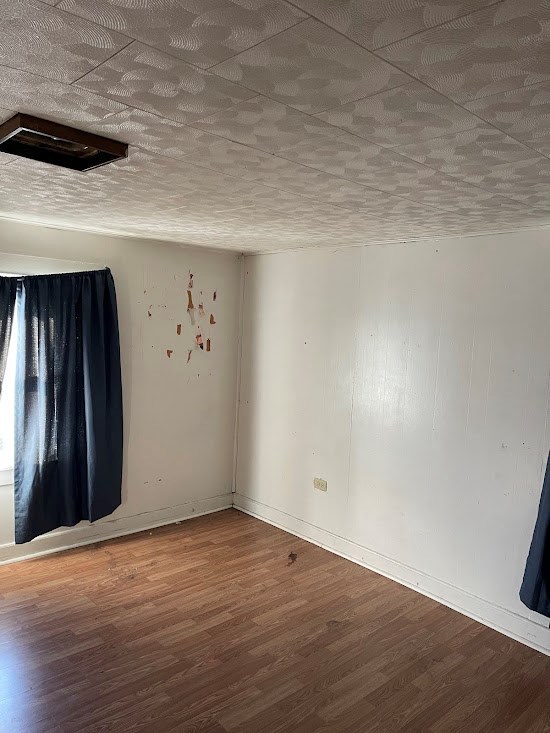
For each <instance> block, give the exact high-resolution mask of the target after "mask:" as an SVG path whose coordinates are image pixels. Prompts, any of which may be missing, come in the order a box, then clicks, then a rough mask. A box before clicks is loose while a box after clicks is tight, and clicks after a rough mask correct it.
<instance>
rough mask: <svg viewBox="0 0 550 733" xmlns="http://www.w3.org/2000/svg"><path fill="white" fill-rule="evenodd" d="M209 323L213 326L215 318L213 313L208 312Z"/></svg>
mask: <svg viewBox="0 0 550 733" xmlns="http://www.w3.org/2000/svg"><path fill="white" fill-rule="evenodd" d="M210 325H211V326H215V325H216V319H215V318H214V314H213V313H211V314H210Z"/></svg>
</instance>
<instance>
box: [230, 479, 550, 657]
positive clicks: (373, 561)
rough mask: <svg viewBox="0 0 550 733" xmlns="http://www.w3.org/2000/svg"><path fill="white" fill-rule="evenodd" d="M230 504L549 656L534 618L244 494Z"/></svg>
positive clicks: (548, 638)
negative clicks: (503, 606) (498, 604)
mask: <svg viewBox="0 0 550 733" xmlns="http://www.w3.org/2000/svg"><path fill="white" fill-rule="evenodd" d="M233 505H234V507H235V509H238V510H240V511H242V512H244V513H245V514H250V515H251V516H253V517H255V518H256V519H260V520H262V521H263V522H267V523H268V524H272V525H273V526H275V527H278V528H279V529H283V530H285V531H286V532H290V533H291V534H293V535H296V536H297V537H300V538H302V539H304V540H307V541H308V542H312V543H313V544H315V545H318V546H319V547H322V548H323V549H325V550H329V551H330V552H333V553H334V554H336V555H339V556H340V557H344V558H345V559H346V560H351V561H352V562H354V563H357V564H358V565H362V566H363V567H365V568H368V569H369V570H373V571H374V572H375V573H379V574H380V575H384V576H385V577H386V578H389V579H390V580H394V581H396V582H397V583H400V584H401V585H404V586H406V587H407V588H411V589H412V590H415V591H418V592H419V593H422V594H423V595H425V596H428V597H429V598H432V599H433V600H434V601H437V602H438V603H442V604H443V605H444V606H447V607H449V608H452V609H453V610H455V611H458V612H459V613H462V614H464V615H465V616H468V617H469V618H472V619H474V620H475V621H479V622H480V623H482V624H484V625H485V626H489V627H490V628H492V629H494V630H495V631H499V632H500V633H501V634H504V635H506V636H508V637H510V638H511V639H515V640H516V641H519V642H521V643H522V644H526V645H527V646H529V647H531V648H532V649H536V650H537V651H539V652H542V653H543V654H546V655H548V656H550V630H549V629H548V627H547V626H543V625H542V624H539V623H537V621H535V620H533V619H530V618H526V617H525V616H521V615H520V614H516V613H514V612H513V611H510V610H509V609H506V608H502V607H501V606H497V605H496V604H494V603H491V602H490V601H487V600H485V599H483V598H479V597H478V596H475V595H473V594H471V593H468V592H467V591H465V590H463V589H461V588H458V587H456V586H454V585H451V584H450V583H446V582H445V581H443V580H440V579H439V578H435V577H433V576H431V575H427V574H426V573H423V572H422V571H420V570H416V569H415V568H413V567H410V566H408V565H405V564H403V563H401V562H399V561H397V560H393V559H392V558H389V557H386V556H384V555H381V554H380V553H377V552H375V551H374V550H371V549H369V548H367V547H363V546H362V545H359V544H357V543H355V542H352V541H351V540H347V539H345V538H343V537H340V536H338V535H336V534H333V533H332V532H329V531H327V530H325V529H322V528H320V527H317V526H315V525H313V524H310V523H309V522H306V521H304V520H302V519H298V518H296V517H293V516H292V515H290V514H287V513H285V512H283V511H281V510H279V509H275V508H274V507H271V506H268V505H267V504H263V503H262V502H259V501H256V500H255V499H251V498H249V497H247V496H244V495H243V494H239V493H236V494H233Z"/></svg>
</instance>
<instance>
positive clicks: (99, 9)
mask: <svg viewBox="0 0 550 733" xmlns="http://www.w3.org/2000/svg"><path fill="white" fill-rule="evenodd" d="M57 7H58V8H63V9H64V10H68V11H70V12H71V13H74V14H75V15H78V16H80V17H81V18H87V19H88V20H91V21H94V22H95V23H97V24H98V25H101V26H104V27H105V28H111V29H112V30H115V31H120V32H121V33H125V34H126V35H128V36H131V37H132V38H137V39H138V40H140V41H143V42H144V43H147V44H148V45H149V46H154V47H155V48H158V49H160V50H161V51H165V52H166V53H169V54H170V55H171V56H177V57H178V58H180V59H183V60H184V61H189V62H190V63H191V64H194V65H195V66H200V67H202V68H208V67H209V66H213V65H214V64H218V63H220V62H221V61H224V60H225V59H228V58H230V57H231V56H234V55H235V54H237V53H239V52H240V51H244V50H245V49H247V48H250V46H255V45H256V44H257V43H260V42H261V41H263V40H264V39H265V38H269V37H270V36H273V35H275V34H276V33H280V32H281V31H283V30H285V29H286V28H289V27H290V26H292V25H295V24H296V23H298V22H299V21H300V20H302V19H303V18H305V17H307V16H306V15H305V14H304V13H302V12H300V11H299V10H298V9H297V8H295V7H293V6H291V5H289V4H288V3H285V2H283V1H282V0H281V1H279V0H206V1H205V0H202V2H197V0H167V1H166V2H164V1H161V2H159V1H158V0H153V1H152V2H128V0H93V2H90V0H61V2H60V3H59V5H58V6H57Z"/></svg>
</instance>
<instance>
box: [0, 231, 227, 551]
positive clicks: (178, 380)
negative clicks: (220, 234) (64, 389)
mask: <svg viewBox="0 0 550 733" xmlns="http://www.w3.org/2000/svg"><path fill="white" fill-rule="evenodd" d="M42 258H47V259H42ZM82 261H84V262H85V266H86V267H90V266H97V267H102V266H105V265H107V266H109V267H110V268H111V270H112V272H113V277H114V279H115V284H116V289H117V298H118V308H119V325H120V337H121V359H122V377H123V398H124V430H125V451H126V453H125V469H124V482H123V503H122V506H121V507H119V508H118V509H117V510H116V512H115V513H114V514H113V515H112V516H111V517H109V518H107V519H106V520H102V521H101V522H98V523H96V529H95V530H94V532H92V533H90V531H89V525H88V524H87V523H81V524H80V525H79V526H78V527H77V528H75V529H72V530H66V531H61V532H57V533H50V534H49V535H48V536H47V538H46V539H45V540H40V539H38V540H36V541H35V542H33V543H31V544H30V545H28V546H21V547H20V548H14V547H13V545H12V543H13V488H12V487H11V486H8V487H0V560H1V559H9V558H10V557H14V556H16V555H17V554H19V553H21V552H22V553H24V552H33V551H35V550H36V549H52V548H55V547H56V546H67V545H71V544H74V543H75V542H79V541H81V540H82V539H83V538H85V537H88V536H94V537H95V538H96V539H97V538H99V539H100V538H101V537H102V536H105V535H108V534H112V533H116V532H118V531H126V530H127V529H128V528H130V529H133V530H136V529H140V528H142V527H145V526H148V525H150V524H154V523H162V522H166V521H170V520H174V519H178V518H180V517H183V516H186V515H187V514H192V513H199V512H201V511H209V510H211V509H215V508H220V507H222V506H230V505H231V500H232V498H231V488H232V479H233V437H234V429H235V398H236V382H237V363H238V341H239V333H238V332H239V323H238V320H239V318H238V316H239V300H240V291H241V288H240V260H239V258H238V257H236V256H234V255H231V254H225V253H224V254H221V253H216V252H212V251H206V250H200V249H196V248H195V249H191V248H185V247H180V246H176V245H170V244H163V243H160V242H154V241H146V240H139V239H123V238H115V237H108V236H100V235H94V234H85V233H82V232H71V231H62V230H56V229H48V228H45V227H37V226H30V225H23V224H16V223H10V222H7V221H0V272H6V271H8V272H25V273H26V272H39V271H44V272H49V271H52V269H55V268H57V269H67V268H69V269H82V265H81V264H79V263H82ZM71 262H74V267H71ZM189 270H191V271H192V272H193V275H194V288H193V295H194V301H195V305H198V301H199V299H200V296H199V293H200V291H201V290H202V291H203V298H204V306H205V312H206V315H205V317H204V318H200V316H199V315H198V313H197V322H198V323H200V326H201V329H202V331H203V337H204V341H205V343H206V338H207V337H210V338H211V343H212V351H211V352H210V353H206V352H205V351H200V350H198V349H195V348H194V339H195V330H194V329H193V328H192V327H191V323H190V319H189V317H188V314H187V311H186V308H187V297H186V289H187V283H188V272H189ZM214 290H215V291H216V292H217V299H216V302H213V300H212V296H213V292H214ZM210 312H212V313H214V315H215V320H216V325H213V326H210V325H209V323H208V321H209V315H210ZM149 313H150V314H151V315H149ZM178 323H180V324H181V326H182V328H181V335H178V334H177V325H178ZM168 349H171V350H172V351H173V353H172V354H171V356H170V358H168V356H167V350H168ZM189 349H192V356H191V360H190V362H189V363H188V362H187V357H188V350H189Z"/></svg>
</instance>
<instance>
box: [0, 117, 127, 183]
mask: <svg viewBox="0 0 550 733" xmlns="http://www.w3.org/2000/svg"><path fill="white" fill-rule="evenodd" d="M0 152H2V153H9V154H10V155H20V156H22V157H23V158H31V159H32V160H39V161H41V162H42V163H51V164H52V165H61V166H63V167H64V168H71V169H72V170H75V171H89V170H90V169H91V168H98V167H99V166H101V165H106V164H107V163H112V162H113V161H114V160H119V159H120V158H126V157H127V156H128V146H127V145H126V144H125V143H121V142H118V141H117V140H109V139H108V138H106V137H100V136H99V135H93V134H92V133H90V132H84V131H83V130H75V129H74V128H73V127H67V126H66V125H59V124H57V122H50V121H49V120H41V119H40V118H39V117H31V115H23V114H17V115H15V116H14V117H12V118H11V119H10V120H7V121H6V122H3V123H2V124H1V125H0Z"/></svg>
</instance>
